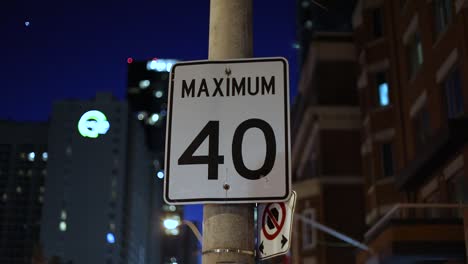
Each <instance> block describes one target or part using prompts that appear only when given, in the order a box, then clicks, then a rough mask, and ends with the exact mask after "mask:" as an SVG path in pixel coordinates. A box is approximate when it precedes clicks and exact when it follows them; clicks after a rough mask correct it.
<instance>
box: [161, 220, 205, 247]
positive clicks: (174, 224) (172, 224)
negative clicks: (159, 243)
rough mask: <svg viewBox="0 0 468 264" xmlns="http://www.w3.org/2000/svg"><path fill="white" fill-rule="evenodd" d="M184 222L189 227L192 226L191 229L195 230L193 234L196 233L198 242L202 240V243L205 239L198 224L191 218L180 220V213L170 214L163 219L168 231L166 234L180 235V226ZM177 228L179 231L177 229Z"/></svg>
mask: <svg viewBox="0 0 468 264" xmlns="http://www.w3.org/2000/svg"><path fill="white" fill-rule="evenodd" d="M182 224H185V225H186V226H188V228H190V230H191V231H192V232H193V234H194V235H195V237H196V238H197V240H198V242H200V244H201V243H202V241H203V237H202V235H201V233H200V231H199V230H198V228H197V226H196V225H195V224H194V223H193V222H191V221H189V220H182V221H181V220H180V216H179V215H176V214H171V215H168V216H167V217H166V218H165V219H163V226H164V229H165V231H166V234H168V235H175V236H176V235H178V234H179V227H180V226H181V225H182ZM175 230H177V231H175Z"/></svg>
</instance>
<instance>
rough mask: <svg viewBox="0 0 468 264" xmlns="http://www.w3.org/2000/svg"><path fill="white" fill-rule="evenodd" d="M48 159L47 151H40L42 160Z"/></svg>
mask: <svg viewBox="0 0 468 264" xmlns="http://www.w3.org/2000/svg"><path fill="white" fill-rule="evenodd" d="M48 159H49V154H48V153H47V152H43V153H42V160H43V161H47V160H48Z"/></svg>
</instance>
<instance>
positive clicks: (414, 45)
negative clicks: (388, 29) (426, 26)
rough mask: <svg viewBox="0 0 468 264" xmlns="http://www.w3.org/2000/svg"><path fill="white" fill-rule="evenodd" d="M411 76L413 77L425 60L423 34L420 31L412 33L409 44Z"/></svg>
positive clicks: (408, 53)
mask: <svg viewBox="0 0 468 264" xmlns="http://www.w3.org/2000/svg"><path fill="white" fill-rule="evenodd" d="M407 55H408V69H409V76H410V78H412V77H413V76H414V74H415V73H416V72H417V71H418V70H419V68H420V67H421V65H422V64H423V62H424V58H423V49H422V43H421V36H420V34H419V32H416V33H414V34H413V35H412V37H411V39H410V40H409V43H408V44H407Z"/></svg>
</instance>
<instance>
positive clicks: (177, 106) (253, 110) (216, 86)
mask: <svg viewBox="0 0 468 264" xmlns="http://www.w3.org/2000/svg"><path fill="white" fill-rule="evenodd" d="M167 122H168V123H167V132H166V160H165V162H166V164H165V173H166V174H165V182H164V199H165V200H166V202H167V203H169V204H188V203H255V202H269V201H284V200H286V199H288V197H289V196H290V193H291V177H290V166H291V165H290V164H291V162H290V139H289V135H290V131H289V78H288V63H287V61H286V59H284V58H261V59H241V60H225V61H194V62H182V63H177V64H175V65H174V66H173V67H172V69H171V76H170V84H169V98H168V119H167Z"/></svg>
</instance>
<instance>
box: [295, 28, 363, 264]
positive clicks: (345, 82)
mask: <svg viewBox="0 0 468 264" xmlns="http://www.w3.org/2000/svg"><path fill="white" fill-rule="evenodd" d="M356 68H357V62H356V56H355V49H354V43H353V40H352V34H351V33H342V32H335V33H332V32H325V33H320V32H316V33H315V35H314V38H313V39H312V41H311V43H310V48H309V53H308V57H307V60H306V62H305V63H304V66H303V68H302V73H301V78H300V84H299V90H298V95H297V97H296V102H295V104H294V107H293V111H292V112H293V115H292V124H291V130H292V131H291V135H292V173H293V189H294V190H295V191H296V192H297V203H296V209H295V214H300V215H302V216H303V217H305V218H309V219H311V220H315V221H317V222H319V223H321V224H323V225H325V226H328V227H330V228H332V229H334V230H337V231H339V232H341V233H343V234H345V235H347V236H348V237H351V238H353V239H357V240H360V239H361V238H362V234H363V231H364V205H363V194H362V193H363V177H362V175H361V162H360V156H359V152H360V145H359V139H360V124H361V122H360V112H359V105H358V98H357V89H356V73H355V71H356ZM338 76H339V77H338ZM291 250H292V262H291V263H294V264H296V263H297V264H299V263H324V264H341V263H353V262H354V258H355V256H354V252H355V248H354V247H353V246H352V245H350V244H347V243H345V242H343V241H341V240H339V239H337V238H336V237H333V236H330V235H328V234H326V233H323V232H320V231H318V230H317V229H315V228H314V227H312V226H311V225H310V224H308V223H307V222H303V221H296V224H295V225H294V227H293V235H292V249H291Z"/></svg>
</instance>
